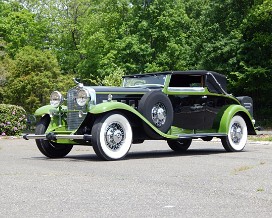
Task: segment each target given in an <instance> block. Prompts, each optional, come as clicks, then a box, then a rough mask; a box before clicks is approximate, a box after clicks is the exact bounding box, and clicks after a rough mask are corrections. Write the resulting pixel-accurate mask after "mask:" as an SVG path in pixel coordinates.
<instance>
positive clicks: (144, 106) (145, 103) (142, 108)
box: [138, 90, 174, 139]
mask: <svg viewBox="0 0 272 218" xmlns="http://www.w3.org/2000/svg"><path fill="white" fill-rule="evenodd" d="M158 103H161V104H163V105H164V107H165V109H166V120H165V122H164V124H163V125H161V126H160V127H158V126H156V124H155V123H154V121H153V119H152V108H153V107H154V106H155V105H156V104H158ZM138 110H139V112H140V113H141V114H142V115H143V116H144V117H145V118H146V119H147V120H148V121H149V122H150V123H152V124H153V125H154V126H156V127H157V129H159V130H160V131H162V132H163V133H167V132H168V130H169V129H170V127H171V125H172V123H173V117H174V115H173V114H174V113H173V107H172V103H171V101H170V99H169V98H168V96H167V95H165V94H164V93H163V92H162V91H161V90H155V91H151V92H148V93H146V94H145V95H144V96H143V97H142V98H141V100H140V102H139V106H138ZM143 126H144V129H145V131H146V133H147V135H148V136H149V137H151V138H154V139H158V138H161V137H160V136H159V135H158V134H157V133H156V132H155V131H154V130H152V129H151V128H150V126H149V125H147V124H146V123H145V122H144V121H143Z"/></svg>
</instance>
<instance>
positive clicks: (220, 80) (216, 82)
mask: <svg viewBox="0 0 272 218" xmlns="http://www.w3.org/2000/svg"><path fill="white" fill-rule="evenodd" d="M158 74H165V75H167V74H182V75H206V81H205V84H206V86H207V87H208V89H209V90H210V92H215V93H220V94H221V93H222V94H227V77H226V76H225V75H222V74H219V73H216V72H213V71H207V70H188V71H165V72H156V73H146V74H134V75H127V76H123V78H126V77H131V78H135V77H145V76H152V75H158Z"/></svg>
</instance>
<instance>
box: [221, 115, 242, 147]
mask: <svg viewBox="0 0 272 218" xmlns="http://www.w3.org/2000/svg"><path fill="white" fill-rule="evenodd" d="M221 142H222V144H223V147H224V148H225V150H226V151H242V150H243V149H244V147H245V145H246V142H247V125H246V122H245V120H244V119H243V118H242V117H241V116H239V115H236V116H234V117H233V118H232V119H231V121H230V125H229V131H228V135H227V136H226V137H224V138H221Z"/></svg>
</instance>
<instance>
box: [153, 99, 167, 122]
mask: <svg viewBox="0 0 272 218" xmlns="http://www.w3.org/2000/svg"><path fill="white" fill-rule="evenodd" d="M151 117H152V120H153V122H154V124H155V125H156V126H157V127H161V126H162V125H163V124H164V123H165V121H166V108H165V106H164V104H162V103H160V102H159V103H157V104H155V105H154V107H153V108H152V110H151Z"/></svg>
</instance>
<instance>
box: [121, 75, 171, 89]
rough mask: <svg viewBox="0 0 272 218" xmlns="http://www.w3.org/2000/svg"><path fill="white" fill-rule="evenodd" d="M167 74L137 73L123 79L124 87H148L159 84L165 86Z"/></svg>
mask: <svg viewBox="0 0 272 218" xmlns="http://www.w3.org/2000/svg"><path fill="white" fill-rule="evenodd" d="M165 78H166V75H165V74H160V75H156V74H154V75H143V76H142V75H140V76H139V75H135V76H134V77H125V78H124V80H123V87H142V86H144V87H146V86H159V87H163V85H164V82H165Z"/></svg>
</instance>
